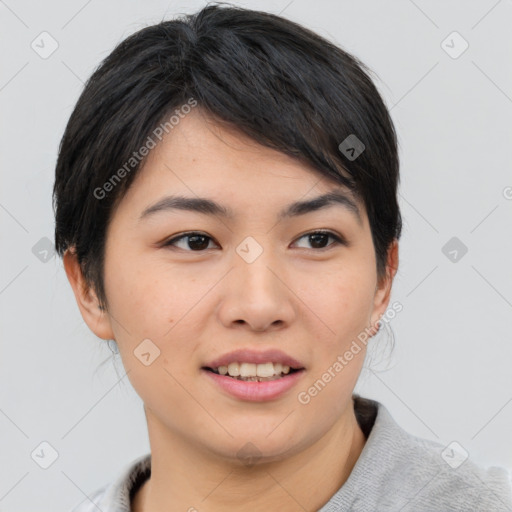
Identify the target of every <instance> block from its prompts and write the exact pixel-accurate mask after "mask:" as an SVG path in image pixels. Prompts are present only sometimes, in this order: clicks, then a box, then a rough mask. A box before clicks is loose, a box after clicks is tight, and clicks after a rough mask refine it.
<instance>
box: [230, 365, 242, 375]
mask: <svg viewBox="0 0 512 512" xmlns="http://www.w3.org/2000/svg"><path fill="white" fill-rule="evenodd" d="M228 373H229V375H231V377H238V376H239V375H240V365H239V364H238V363H229V364H228Z"/></svg>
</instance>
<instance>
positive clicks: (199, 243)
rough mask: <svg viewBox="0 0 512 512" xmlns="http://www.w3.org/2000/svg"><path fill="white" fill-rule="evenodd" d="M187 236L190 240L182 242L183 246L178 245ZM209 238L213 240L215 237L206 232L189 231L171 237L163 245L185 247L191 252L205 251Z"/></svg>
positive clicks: (184, 248)
mask: <svg viewBox="0 0 512 512" xmlns="http://www.w3.org/2000/svg"><path fill="white" fill-rule="evenodd" d="M186 238H188V239H189V240H188V242H184V243H183V244H182V247H178V245H177V243H178V242H179V241H181V240H183V239H186ZM209 240H213V238H212V237H210V236H208V235H205V234H204V233H200V232H197V231H190V232H188V233H183V234H181V235H179V236H176V237H174V238H170V239H169V240H167V241H166V242H164V244H163V246H162V247H178V248H179V249H183V250H185V251H189V252H201V251H204V250H205V249H208V243H209V242H208V241H209ZM183 246H185V247H183ZM187 247H188V249H187Z"/></svg>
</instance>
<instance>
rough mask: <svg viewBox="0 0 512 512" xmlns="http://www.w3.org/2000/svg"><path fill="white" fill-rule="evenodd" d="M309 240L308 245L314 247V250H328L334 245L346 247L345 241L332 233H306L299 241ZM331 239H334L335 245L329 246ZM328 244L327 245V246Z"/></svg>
mask: <svg viewBox="0 0 512 512" xmlns="http://www.w3.org/2000/svg"><path fill="white" fill-rule="evenodd" d="M303 238H307V240H308V243H310V244H311V245H312V248H313V249H320V250H321V249H326V248H328V247H330V246H332V245H340V244H341V245H346V243H345V241H344V240H343V239H342V238H341V237H339V236H338V235H336V234H334V233H332V232H330V231H312V232H311V233H306V234H305V235H302V236H301V237H300V238H299V240H301V239H303ZM329 238H332V239H334V241H335V242H334V243H332V244H327V241H328V240H329ZM326 244H327V245H326Z"/></svg>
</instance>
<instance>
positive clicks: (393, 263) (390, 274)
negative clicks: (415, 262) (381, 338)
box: [371, 239, 398, 333]
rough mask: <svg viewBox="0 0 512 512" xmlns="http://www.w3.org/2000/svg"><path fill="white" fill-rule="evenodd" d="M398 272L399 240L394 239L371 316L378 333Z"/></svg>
mask: <svg viewBox="0 0 512 512" xmlns="http://www.w3.org/2000/svg"><path fill="white" fill-rule="evenodd" d="M397 270H398V240H397V239H394V240H393V242H392V244H391V245H390V247H389V249H388V255H387V261H386V275H385V276H383V277H382V278H381V279H380V280H379V282H378V283H377V287H376V289H375V297H374V301H373V311H372V315H371V326H372V328H374V329H375V333H376V332H377V323H378V321H379V319H380V317H381V316H382V315H383V314H384V313H385V312H386V309H387V308H388V305H389V300H390V298H391V286H392V284H393V279H394V277H395V274H396V272H397Z"/></svg>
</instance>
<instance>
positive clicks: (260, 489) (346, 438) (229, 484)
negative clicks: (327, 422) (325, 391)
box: [132, 409, 366, 512]
mask: <svg viewBox="0 0 512 512" xmlns="http://www.w3.org/2000/svg"><path fill="white" fill-rule="evenodd" d="M146 416H147V418H148V430H149V434H150V440H151V454H152V455H151V478H150V479H148V480H147V481H146V482H145V483H144V485H143V486H142V487H141V488H140V489H139V491H138V492H137V494H136V495H135V498H134V501H133V502H132V511H133V512H153V511H155V510H167V511H169V512H173V511H184V510H186V511H190V512H194V511H196V510H197V511H201V512H217V511H219V510H222V511H223V512H224V511H225V512H230V511H239V510H240V509H241V507H242V508H243V506H244V504H245V503H246V502H247V503H249V502H250V510H251V511H253V512H263V511H265V512H266V511H268V510H281V511H283V512H287V511H290V512H291V511H296V510H298V509H300V508H301V507H302V508H303V509H304V510H318V509H319V508H321V507H322V506H323V505H324V504H325V503H326V502H327V501H329V499H330V498H331V496H332V495H333V494H335V492H336V491H337V490H338V489H339V488H340V487H341V486H342V485H343V484H344V482H345V481H346V480H347V478H348V477H349V475H350V472H351V471H352V468H353V467H354V465H355V463H356V462H357V459H358V457H359V455H360V454H361V451H362V450H363V447H364V444H365V441H366V439H365V436H364V434H363V432H362V430H361V428H360V427H359V425H358V423H357V421H356V418H355V415H354V411H353V409H350V410H349V411H348V413H347V414H346V415H345V416H344V417H342V418H340V420H339V421H338V422H337V423H335V424H334V426H333V427H332V428H331V429H330V430H329V431H327V432H326V433H325V435H323V436H322V437H321V438H320V439H318V440H317V441H316V442H315V443H313V444H311V445H309V446H308V447H306V448H305V449H303V450H302V451H300V452H298V453H295V454H294V455H292V456H290V457H288V458H284V459H281V460H277V461H271V462H261V461H259V462H258V463H256V464H254V465H253V466H241V464H240V462H239V461H236V462H233V460H227V459H226V458H221V457H219V456H217V455H212V454H210V453H205V451H204V450H203V451H201V449H200V447H198V446H197V445H194V444H192V443H189V442H188V441H184V440H183V437H181V436H174V435H173V434H172V433H169V431H168V429H165V428H164V427H163V426H162V425H161V424H159V423H158V422H157V421H156V420H155V418H154V417H152V416H151V414H148V412H146Z"/></svg>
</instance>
